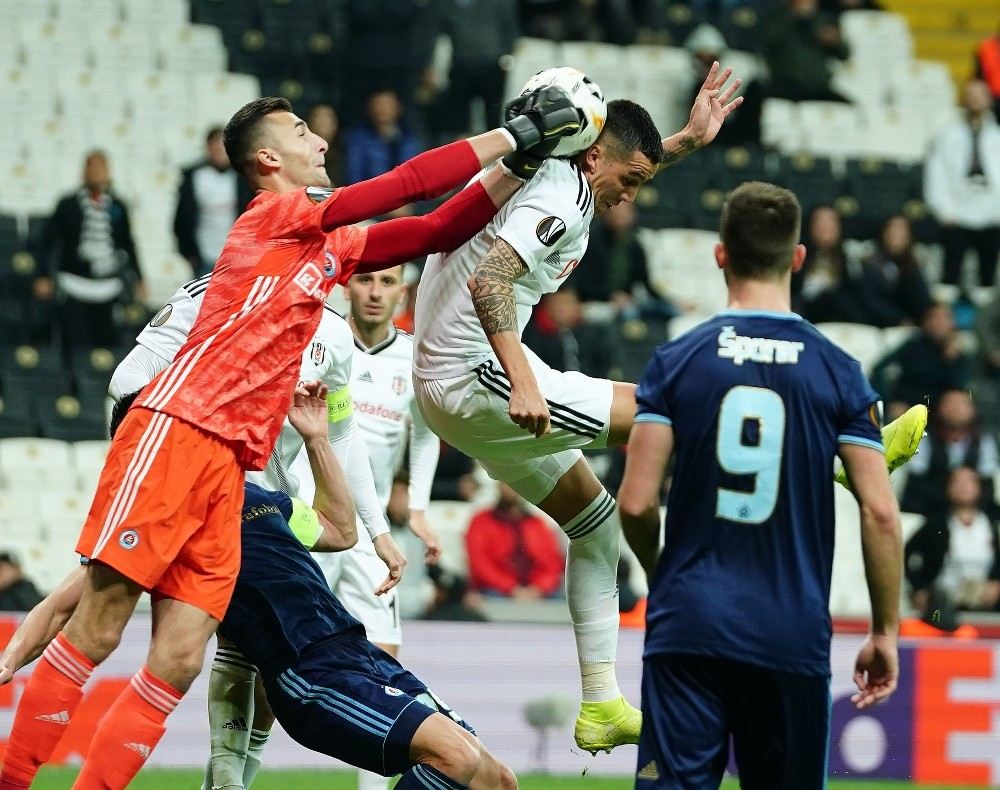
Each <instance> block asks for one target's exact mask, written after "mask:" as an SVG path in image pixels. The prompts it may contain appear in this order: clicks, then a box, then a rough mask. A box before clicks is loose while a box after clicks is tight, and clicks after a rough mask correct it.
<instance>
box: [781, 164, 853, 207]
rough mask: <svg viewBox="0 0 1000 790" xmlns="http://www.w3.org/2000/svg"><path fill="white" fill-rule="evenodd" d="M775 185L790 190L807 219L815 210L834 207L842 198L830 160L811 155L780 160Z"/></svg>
mask: <svg viewBox="0 0 1000 790" xmlns="http://www.w3.org/2000/svg"><path fill="white" fill-rule="evenodd" d="M778 183H779V184H781V185H782V186H783V187H785V188H787V189H790V190H791V191H792V192H794V193H795V196H796V197H797V198H798V199H799V202H800V203H801V204H802V213H803V215H804V216H808V215H809V212H810V211H812V210H813V209H814V208H815V207H816V206H819V205H833V204H834V202H835V201H836V200H837V197H838V196H839V195H840V194H841V188H840V184H839V183H838V182H837V179H836V178H835V177H834V175H833V165H832V163H831V162H830V160H829V159H825V158H821V157H815V156H812V155H810V154H793V155H792V156H783V157H782V158H781V161H780V163H779V170H778Z"/></svg>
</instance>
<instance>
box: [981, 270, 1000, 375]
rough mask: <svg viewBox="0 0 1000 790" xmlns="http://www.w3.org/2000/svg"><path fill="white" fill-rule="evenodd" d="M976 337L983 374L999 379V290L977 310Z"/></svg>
mask: <svg viewBox="0 0 1000 790" xmlns="http://www.w3.org/2000/svg"><path fill="white" fill-rule="evenodd" d="M976 335H977V337H978V338H979V351H980V353H981V354H982V363H983V372H984V373H985V374H986V375H987V376H988V377H990V378H991V379H1000V290H994V292H993V298H992V299H991V300H990V301H989V302H988V303H987V304H985V305H984V306H983V307H981V308H980V310H979V315H978V316H977V318H976Z"/></svg>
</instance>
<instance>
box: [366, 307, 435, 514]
mask: <svg viewBox="0 0 1000 790" xmlns="http://www.w3.org/2000/svg"><path fill="white" fill-rule="evenodd" d="M352 367H353V371H352V374H351V395H352V396H353V397H354V418H355V420H357V423H358V425H359V426H360V427H361V432H362V435H363V436H364V437H365V446H366V447H367V448H368V455H369V457H370V458H371V464H372V473H373V474H374V477H375V489H376V490H377V491H378V498H379V502H380V503H381V505H382V507H383V508H385V507H386V506H387V505H388V504H389V494H390V493H391V491H392V480H393V477H394V476H395V474H396V470H397V469H399V465H400V462H401V461H402V458H403V454H404V452H405V451H406V445H407V442H408V441H409V438H410V431H411V428H412V430H413V432H414V433H415V434H417V435H419V434H422V433H430V429H429V428H427V426H426V425H425V423H424V420H423V417H422V416H421V415H420V412H419V411H418V409H417V404H416V400H415V399H414V397H413V382H412V377H413V376H412V368H413V336H412V335H410V334H408V333H406V332H401V331H399V330H398V329H396V328H395V327H392V326H390V329H389V337H387V338H386V339H385V340H384V341H382V342H381V343H379V344H378V345H375V346H372V347H371V348H365V347H364V346H363V345H362V344H361V342H360V341H358V340H357V338H355V339H354V361H353V363H352ZM434 441H435V442H436V441H437V440H436V439H434ZM431 476H432V477H433V469H432V470H431ZM411 482H412V480H411Z"/></svg>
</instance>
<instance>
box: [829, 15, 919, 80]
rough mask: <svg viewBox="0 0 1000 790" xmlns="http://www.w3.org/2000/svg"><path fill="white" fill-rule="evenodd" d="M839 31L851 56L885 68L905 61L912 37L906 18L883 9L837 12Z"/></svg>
mask: <svg viewBox="0 0 1000 790" xmlns="http://www.w3.org/2000/svg"><path fill="white" fill-rule="evenodd" d="M840 31H841V34H842V35H843V37H844V40H845V41H846V43H847V45H848V46H849V47H850V51H851V58H852V59H854V60H858V61H866V62H869V63H873V64H876V65H878V66H882V67H885V68H887V69H888V68H893V67H897V66H899V65H900V64H902V63H908V62H909V61H910V60H911V59H912V57H913V40H912V38H911V36H910V28H909V25H908V24H907V22H906V18H905V17H903V16H901V15H899V14H892V13H888V12H885V11H869V10H851V11H845V12H844V13H842V14H841V15H840Z"/></svg>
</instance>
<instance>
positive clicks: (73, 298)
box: [34, 151, 146, 354]
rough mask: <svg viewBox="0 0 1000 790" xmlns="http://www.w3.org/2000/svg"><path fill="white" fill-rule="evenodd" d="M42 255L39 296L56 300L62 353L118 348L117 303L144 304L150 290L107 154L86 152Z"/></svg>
mask: <svg viewBox="0 0 1000 790" xmlns="http://www.w3.org/2000/svg"><path fill="white" fill-rule="evenodd" d="M37 257H38V263H39V269H40V271H42V272H44V275H43V276H41V277H39V278H38V279H37V280H36V281H35V284H34V291H35V296H36V297H38V298H39V299H42V300H47V299H51V298H53V297H54V298H55V299H56V301H57V310H56V315H57V319H56V320H57V323H58V326H59V329H60V334H61V339H62V347H63V351H64V352H67V354H68V353H70V352H72V351H73V350H74V349H77V348H88V347H94V346H116V345H118V331H117V329H116V325H115V316H114V308H115V305H116V304H117V303H118V302H120V301H127V300H128V299H130V298H134V299H137V300H138V301H140V302H141V301H144V300H145V298H146V286H145V283H144V282H143V279H142V271H141V270H140V268H139V261H138V256H137V254H136V250H135V242H134V241H133V239H132V228H131V225H130V224H129V217H128V209H127V208H126V207H125V204H124V203H123V202H122V200H121V199H120V198H119V197H118V196H117V195H116V194H115V193H114V192H112V191H111V170H110V166H109V164H108V157H107V155H106V154H105V153H104V152H103V151H91V152H90V153H89V154H87V157H86V159H85V160H84V169H83V185H82V186H81V187H80V188H79V189H78V190H76V191H75V192H73V193H71V194H69V195H67V196H65V197H64V198H62V199H61V200H60V201H59V203H58V204H57V205H56V209H55V211H54V212H53V214H52V216H51V217H50V218H49V220H48V222H47V223H46V225H45V228H44V230H43V232H42V234H41V237H40V239H39V242H38V255H37Z"/></svg>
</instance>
